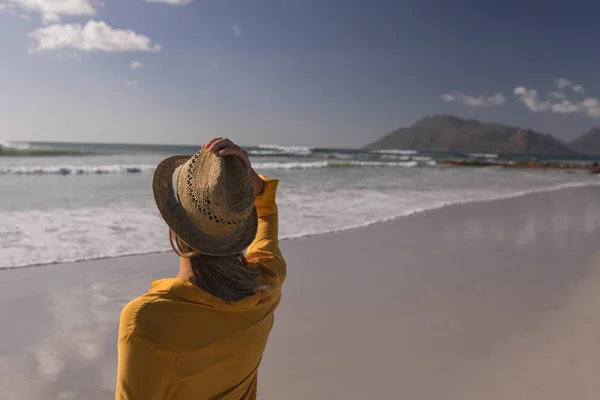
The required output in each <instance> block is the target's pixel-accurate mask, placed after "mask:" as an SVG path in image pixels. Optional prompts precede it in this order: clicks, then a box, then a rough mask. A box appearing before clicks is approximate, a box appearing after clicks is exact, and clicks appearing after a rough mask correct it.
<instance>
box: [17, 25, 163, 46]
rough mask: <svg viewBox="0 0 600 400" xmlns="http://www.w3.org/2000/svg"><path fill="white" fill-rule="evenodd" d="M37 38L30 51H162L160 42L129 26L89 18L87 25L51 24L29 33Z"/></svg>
mask: <svg viewBox="0 0 600 400" xmlns="http://www.w3.org/2000/svg"><path fill="white" fill-rule="evenodd" d="M29 37H31V38H33V39H34V40H35V44H34V46H32V48H31V52H41V51H48V50H75V51H83V52H95V51H105V52H126V51H146V52H154V51H160V50H161V46H160V45H159V44H154V43H152V40H151V39H150V38H149V37H148V36H145V35H142V34H139V33H136V32H134V31H132V30H130V29H114V28H112V27H111V26H109V25H108V24H106V22H104V21H89V22H88V23H87V24H85V25H81V24H67V25H58V24H55V25H50V26H47V27H43V28H39V29H37V30H35V31H33V32H31V33H30V34H29Z"/></svg>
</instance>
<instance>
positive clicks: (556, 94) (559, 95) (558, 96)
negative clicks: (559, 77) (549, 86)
mask: <svg viewBox="0 0 600 400" xmlns="http://www.w3.org/2000/svg"><path fill="white" fill-rule="evenodd" d="M548 96H550V97H554V98H555V99H559V100H562V99H565V98H567V95H566V94H564V93H563V92H548Z"/></svg>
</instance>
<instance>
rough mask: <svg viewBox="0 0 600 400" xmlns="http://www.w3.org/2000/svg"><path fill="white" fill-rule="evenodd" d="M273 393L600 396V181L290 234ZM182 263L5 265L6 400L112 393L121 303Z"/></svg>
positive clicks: (267, 392) (272, 349) (1, 357)
mask: <svg viewBox="0 0 600 400" xmlns="http://www.w3.org/2000/svg"><path fill="white" fill-rule="evenodd" d="M282 248H283V251H284V254H285V256H286V258H287V259H288V264H289V277H288V281H287V282H286V285H285V287H284V300H283V303H282V306H281V307H280V309H279V310H278V312H277V315H276V323H275V328H274V330H273V333H272V336H271V340H270V343H269V346H268V348H267V352H266V354H265V358H264V361H263V364H262V366H261V369H260V372H259V398H260V399H265V400H275V399H278V400H279V399H286V400H295V399H308V398H311V399H365V398H378V399H380V398H381V399H399V398H411V399H440V398H443V399H457V400H458V399H460V400H470V399H473V400H475V399H477V400H480V399H490V400H495V399H498V400H500V399H502V400H505V399H545V400H552V399H561V400H562V399H575V400H577V399H582V400H587V399H597V398H598V396H599V395H600V380H599V379H598V378H597V375H598V371H599V370H600V313H598V309H600V188H598V187H588V188H579V189H568V190H561V191H557V192H548V193H538V194H532V195H527V196H524V197H519V198H514V199H508V200H499V201H492V202H485V203H473V204H465V205H456V206H450V207H446V208H442V209H439V210H434V211H430V212H426V213H423V214H420V215H415V216H411V217H406V218H402V219H399V220H396V221H392V222H387V223H383V224H377V225H373V226H370V227H366V228H360V229H355V230H351V231H346V232H339V233H333V234H326V235H320V236H314V237H309V238H303V239H294V240H289V241H284V242H283V243H282ZM176 270H177V260H176V258H175V257H174V256H173V255H172V254H168V253H167V254H157V255H148V256H136V257H126V258H119V259H107V260H97V261H89V262H81V263H76V264H65V265H52V266H43V267H33V268H26V269H19V270H7V271H0V321H1V328H0V399H2V400H4V399H7V400H8V399H10V400H13V399H23V400H29V399H32V400H33V399H35V400H38V399H90V400H94V399H109V398H111V397H113V396H114V382H115V363H116V349H115V340H116V329H117V321H118V315H119V312H120V309H121V307H122V306H123V305H124V304H125V303H126V302H127V301H129V300H130V299H132V298H133V297H135V296H137V295H139V294H141V293H143V292H144V291H145V290H146V289H147V288H148V286H149V284H150V282H151V280H153V279H158V278H162V277H165V276H171V275H174V274H175V273H176Z"/></svg>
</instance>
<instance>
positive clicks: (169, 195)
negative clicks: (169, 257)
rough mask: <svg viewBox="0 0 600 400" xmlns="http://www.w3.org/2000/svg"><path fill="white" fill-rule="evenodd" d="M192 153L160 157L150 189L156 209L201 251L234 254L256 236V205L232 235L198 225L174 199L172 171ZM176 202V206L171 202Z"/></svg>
mask: <svg viewBox="0 0 600 400" xmlns="http://www.w3.org/2000/svg"><path fill="white" fill-rule="evenodd" d="M190 157H191V156H173V157H169V158H167V159H166V160H164V161H162V162H161V163H160V164H159V165H158V166H157V167H156V170H155V171H154V175H153V177H152V192H153V194H154V201H155V202H156V206H157V208H158V211H159V212H160V214H161V216H162V218H163V219H164V221H165V222H166V223H167V225H168V226H169V227H170V228H171V229H172V230H173V232H175V234H176V235H177V236H178V237H179V238H181V240H183V241H184V242H185V243H186V244H187V245H188V246H190V247H191V248H193V249H194V250H197V251H199V252H200V253H202V254H206V255H210V256H227V255H232V254H237V253H240V252H241V251H243V250H244V249H246V248H247V247H248V246H249V245H250V244H251V243H252V241H253V240H254V238H255V237H256V230H257V228H258V216H257V214H256V208H253V209H252V213H251V214H250V216H249V217H248V219H247V220H245V221H244V222H242V224H240V228H239V229H238V230H237V231H235V233H233V234H232V235H231V236H228V237H224V238H217V237H214V236H210V235H208V234H206V232H203V231H202V230H200V229H198V228H197V227H196V226H195V225H194V224H192V223H191V221H190V220H189V219H188V218H187V217H186V215H185V213H184V211H183V208H182V207H181V205H180V204H179V202H177V201H176V200H175V192H174V188H173V183H172V180H173V179H172V178H173V173H174V172H175V170H176V169H177V167H179V166H180V165H183V164H185V162H186V161H188V160H189V159H190ZM173 204H178V206H173Z"/></svg>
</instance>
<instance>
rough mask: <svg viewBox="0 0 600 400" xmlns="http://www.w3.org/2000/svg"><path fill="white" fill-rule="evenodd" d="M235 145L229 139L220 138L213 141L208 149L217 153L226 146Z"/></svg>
mask: <svg viewBox="0 0 600 400" xmlns="http://www.w3.org/2000/svg"><path fill="white" fill-rule="evenodd" d="M230 146H234V144H233V143H232V142H231V140H229V139H219V140H217V141H216V142H213V143H212V144H211V145H210V146H209V147H208V151H212V152H213V153H216V152H217V151H219V150H222V149H224V148H226V147H230Z"/></svg>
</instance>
